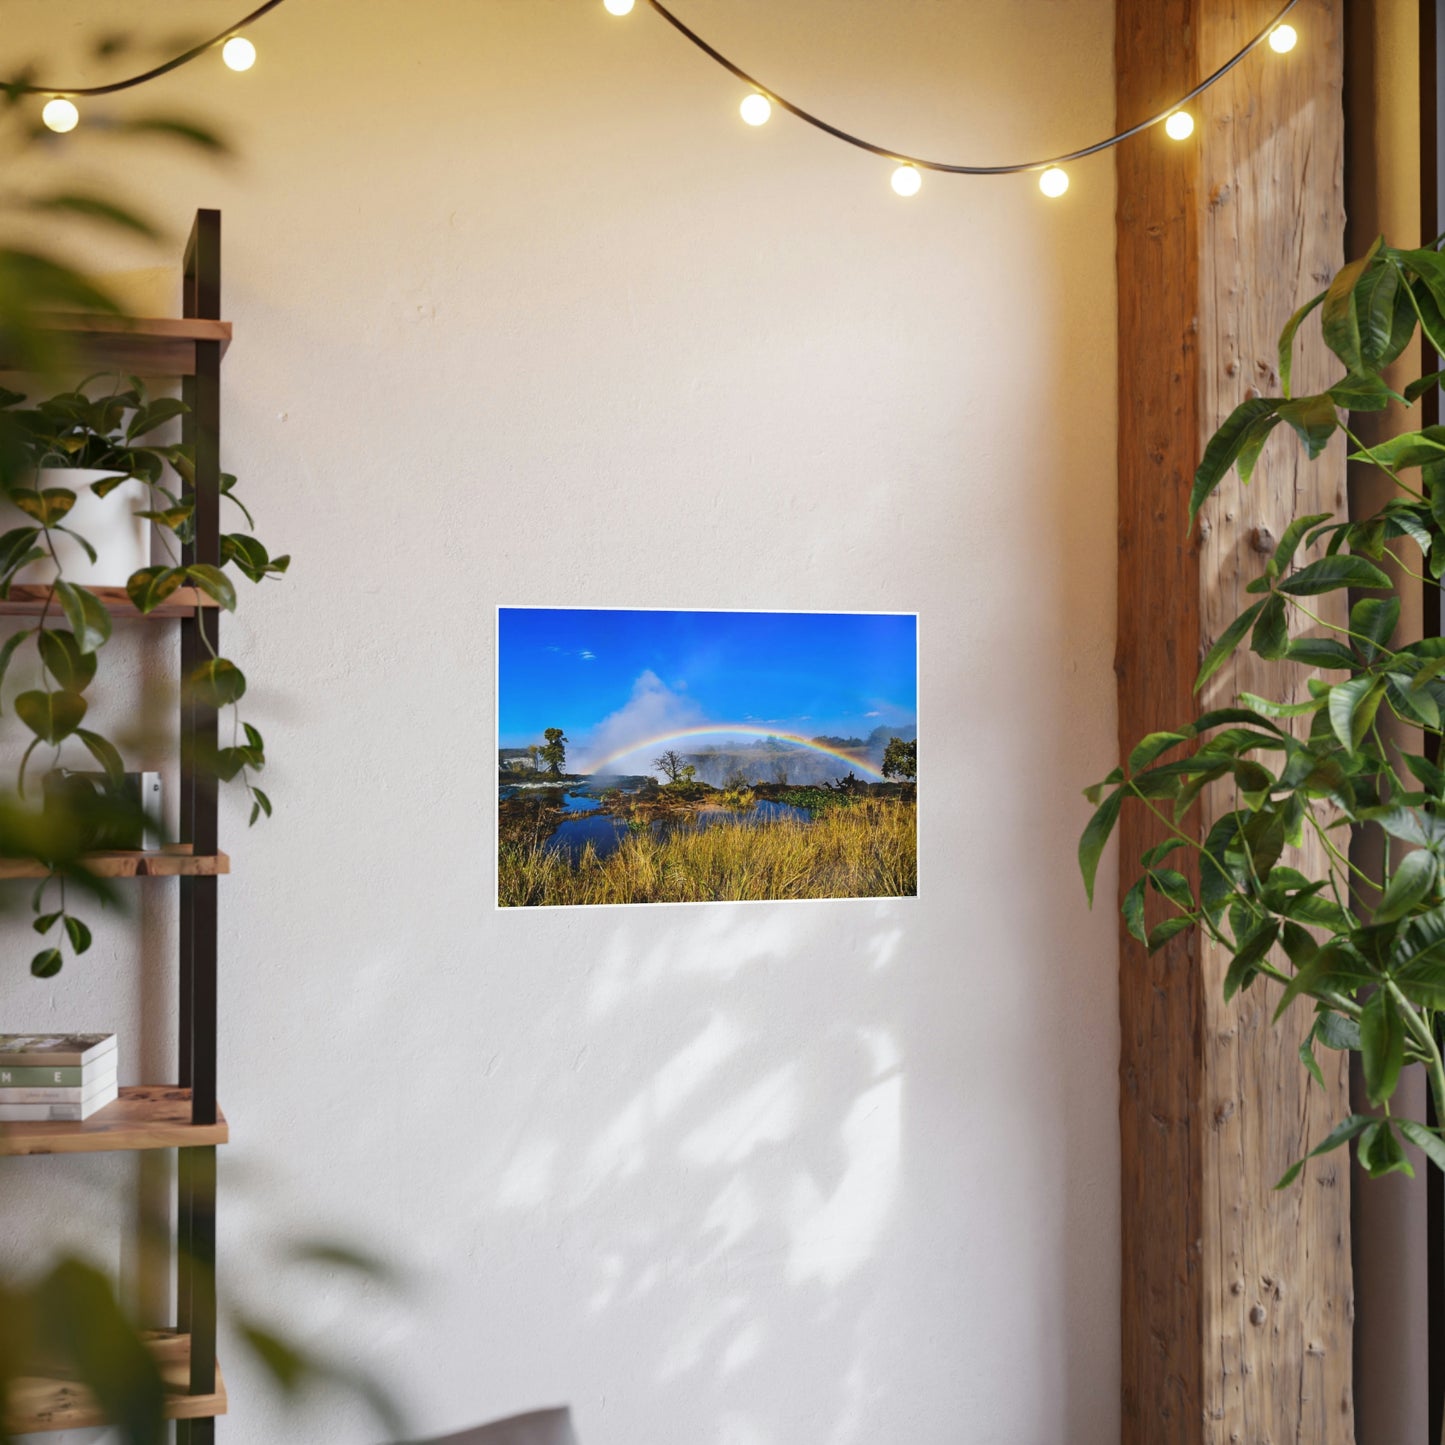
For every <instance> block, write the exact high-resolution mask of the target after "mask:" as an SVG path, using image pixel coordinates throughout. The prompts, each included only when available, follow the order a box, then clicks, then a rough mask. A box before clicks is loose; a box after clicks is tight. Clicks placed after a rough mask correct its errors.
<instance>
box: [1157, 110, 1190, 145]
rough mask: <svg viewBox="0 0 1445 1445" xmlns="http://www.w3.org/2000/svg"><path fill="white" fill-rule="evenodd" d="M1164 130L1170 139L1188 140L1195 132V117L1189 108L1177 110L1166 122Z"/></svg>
mask: <svg viewBox="0 0 1445 1445" xmlns="http://www.w3.org/2000/svg"><path fill="white" fill-rule="evenodd" d="M1164 131H1165V134H1166V135H1168V137H1169V139H1170V140H1188V139H1189V137H1190V136H1192V135H1193V134H1194V117H1193V116H1192V115H1190V114H1189V112H1188V111H1187V110H1176V111H1175V112H1174V114H1173V115H1171V116H1170V117H1169V119H1168V120H1166V121H1165V122H1164Z"/></svg>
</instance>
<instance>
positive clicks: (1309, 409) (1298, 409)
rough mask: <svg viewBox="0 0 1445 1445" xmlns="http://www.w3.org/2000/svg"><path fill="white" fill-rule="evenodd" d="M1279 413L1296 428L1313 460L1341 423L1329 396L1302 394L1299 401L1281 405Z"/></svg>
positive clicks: (1280, 417) (1283, 419)
mask: <svg viewBox="0 0 1445 1445" xmlns="http://www.w3.org/2000/svg"><path fill="white" fill-rule="evenodd" d="M1278 415H1279V419H1280V420H1281V421H1283V422H1287V423H1288V424H1289V425H1290V426H1291V427H1293V428H1294V432H1295V435H1296V436H1298V437H1299V439H1300V440H1301V441H1302V442H1303V443H1304V445H1305V451H1306V452H1307V453H1308V454H1309V458H1310V460H1311V461H1313V460H1314V459H1315V458H1316V457H1317V456H1319V454H1320V453H1321V452H1322V451H1324V449H1325V447H1326V445H1327V444H1328V443H1329V440H1330V438H1331V437H1332V436H1333V435H1334V434H1335V432H1336V431H1337V430H1338V429H1339V425H1340V419H1339V417H1338V416H1336V414H1335V406H1334V402H1332V401H1331V400H1330V398H1329V397H1328V396H1302V397H1300V398H1299V400H1298V401H1286V402H1284V403H1282V404H1281V405H1280V408H1279V412H1278Z"/></svg>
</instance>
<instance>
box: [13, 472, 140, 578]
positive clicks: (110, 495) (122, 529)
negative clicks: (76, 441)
mask: <svg viewBox="0 0 1445 1445" xmlns="http://www.w3.org/2000/svg"><path fill="white" fill-rule="evenodd" d="M120 475H123V473H119V472H102V471H96V470H95V469H94V468H93V467H42V468H41V470H40V471H39V472H37V473H36V474H35V487H36V489H37V490H38V491H44V490H45V489H46V488H47V487H65V488H66V489H67V490H68V491H72V492H74V493H75V505H74V506H73V507H72V508H71V509H70V513H69V515H68V516H67V517H66V518H65V525H66V526H67V527H70V528H72V529H73V530H74V531H76V532H79V533H80V535H81V536H82V537H84V538H85V540H86V541H87V542H89V543H90V545H91V546H92V547H94V548H95V561H94V562H92V561H91V560H90V558H89V557H88V556H87V555H86V552H85V548H84V547H82V546H81V545H80V543H79V542H77V541H76V540H75V538H74V537H68V536H66V534H65V533H64V532H54V533H52V540H53V541H54V543H55V552H56V555H57V556H58V557H59V559H60V565H61V567H62V568H63V569H64V572H65V580H66V581H67V582H77V583H79V584H80V585H81V586H82V587H124V586H125V584H126V583H127V582H128V581H129V580H130V576H131V574H132V573H133V572H139V571H140V570H141V568H142V567H149V566H150V564H151V524H150V520H149V519H148V518H146V517H138V516H136V513H137V512H144V511H148V510H149V509H150V490H149V488H147V486H146V484H145V483H144V482H139V481H136V479H135V478H134V477H132V478H130V479H129V480H128V481H124V482H122V483H121V484H120V485H119V486H118V487H116V488H115V490H114V491H111V492H107V493H106V495H105V496H103V497H97V496H96V494H95V493H94V492H93V491H91V489H90V485H91V483H92V482H100V481H104V480H105V479H106V478H107V477H115V476H120ZM33 520H34V519H33V518H32V517H28V516H27V515H26V514H25V513H24V512H22V511H21V510H20V508H19V507H17V506H15V505H14V504H13V503H11V502H7V501H4V500H3V499H0V532H8V531H10V530H11V529H12V528H14V527H23V526H25V525H26V524H27V523H29V522H33ZM55 575H56V568H55V562H54V561H53V560H52V559H51V558H49V557H42V558H40V559H39V560H38V561H35V562H28V563H26V565H25V566H24V567H22V568H21V569H20V570H19V571H18V572H17V573H16V574H15V580H16V581H17V582H27V583H32V584H35V585H38V586H42V587H43V586H45V585H47V584H48V583H51V582H53V581H54V580H55Z"/></svg>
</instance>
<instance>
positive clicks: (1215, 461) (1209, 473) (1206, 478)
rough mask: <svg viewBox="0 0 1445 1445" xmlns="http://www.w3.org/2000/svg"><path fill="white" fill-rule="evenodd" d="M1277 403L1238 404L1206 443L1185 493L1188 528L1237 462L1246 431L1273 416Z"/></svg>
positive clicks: (1263, 400)
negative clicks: (1188, 488)
mask: <svg viewBox="0 0 1445 1445" xmlns="http://www.w3.org/2000/svg"><path fill="white" fill-rule="evenodd" d="M1279 405H1280V403H1279V402H1278V401H1272V400H1270V399H1269V398H1268V397H1263V396H1256V397H1251V398H1250V399H1249V400H1248V401H1242V402H1240V404H1239V405H1238V406H1237V407H1235V409H1234V410H1233V411H1232V412H1230V414H1229V416H1228V417H1226V418H1225V420H1224V424H1223V425H1222V426H1221V427H1220V428H1219V430H1218V431H1217V432H1215V433H1214V435H1213V436H1212V437H1211V438H1210V439H1209V445H1208V446H1206V447H1205V449H1204V456H1203V458H1202V459H1201V460H1200V463H1199V468H1198V470H1197V471H1196V472H1195V473H1194V486H1193V488H1192V489H1191V491H1190V493H1189V521H1190V523H1191V525H1192V524H1193V522H1194V520H1195V519H1196V518H1197V517H1198V515H1199V509H1200V507H1202V506H1203V505H1204V503H1205V501H1206V500H1207V499H1208V498H1209V497H1210V496H1211V495H1212V494H1213V492H1214V490H1215V489H1216V488H1217V487H1218V486H1219V484H1220V482H1222V481H1223V480H1224V478H1225V475H1226V474H1227V473H1228V471H1229V469H1230V467H1232V466H1233V465H1234V463H1235V460H1236V459H1237V458H1238V456H1239V453H1240V450H1241V449H1242V448H1243V446H1244V444H1245V442H1246V440H1247V439H1248V436H1249V431H1250V428H1251V427H1252V426H1253V425H1254V423H1255V422H1257V421H1258V420H1260V418H1261V417H1267V416H1273V415H1274V413H1275V412H1276V411H1277V410H1278V408H1279Z"/></svg>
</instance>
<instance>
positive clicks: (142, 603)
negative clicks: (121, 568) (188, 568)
mask: <svg viewBox="0 0 1445 1445" xmlns="http://www.w3.org/2000/svg"><path fill="white" fill-rule="evenodd" d="M185 575H186V574H185V569H184V568H183V567H142V568H141V570H140V571H139V572H133V573H132V574H131V576H130V579H129V580H128V581H127V582H126V584H125V590H126V594H127V596H129V598H130V600H131V602H132V603H133V604H134V605H135V608H136V611H138V612H153V611H154V610H155V609H156V608H157V607H159V606H160V605H161V603H162V602H164V601H165V600H166V598H167V597H169V596H170V595H171V593H173V592H174V591H175V590H176V589H177V588H178V587H179V586H180V585H181V583H182V582H183V581H184V580H185Z"/></svg>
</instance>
